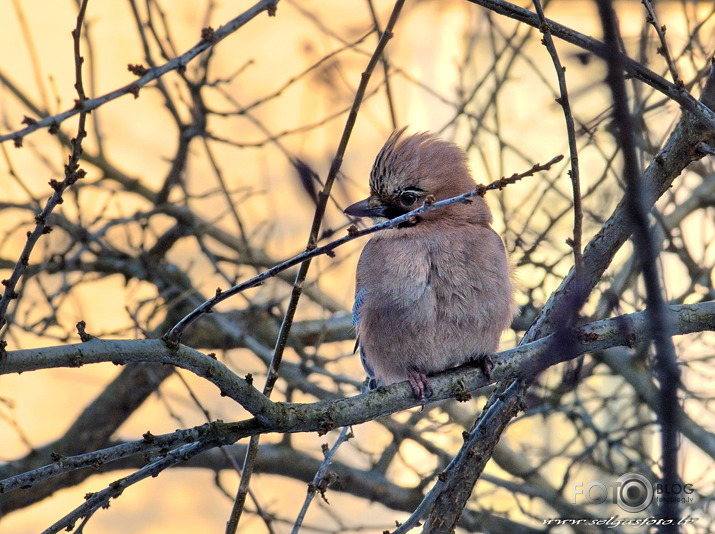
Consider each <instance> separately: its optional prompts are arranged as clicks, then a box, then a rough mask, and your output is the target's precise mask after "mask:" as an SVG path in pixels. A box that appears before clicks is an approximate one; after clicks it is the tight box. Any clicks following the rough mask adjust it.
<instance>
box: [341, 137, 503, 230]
mask: <svg viewBox="0 0 715 534" xmlns="http://www.w3.org/2000/svg"><path fill="white" fill-rule="evenodd" d="M404 131H405V128H402V129H400V130H396V131H395V132H393V133H392V135H391V136H390V137H389V139H388V140H387V142H386V143H385V146H383V147H382V149H381V150H380V152H379V153H378V154H377V157H376V158H375V163H374V164H373V166H372V171H371V172H370V196H369V197H368V198H366V199H364V200H361V201H360V202H357V203H355V204H353V205H352V206H349V207H348V208H347V209H346V210H345V213H346V214H348V215H352V216H353V217H372V218H374V219H382V218H385V219H394V218H395V217H399V216H400V215H404V214H405V213H407V212H409V211H412V210H414V209H415V208H418V207H419V206H421V205H422V204H423V203H424V201H425V200H426V199H427V198H428V197H429V198H430V199H431V200H432V201H435V202H436V201H439V200H444V199H447V198H450V197H453V196H457V195H461V194H462V193H467V192H468V191H472V190H473V189H474V188H475V187H476V184H475V183H474V180H473V179H472V177H471V175H470V173H469V168H468V166H467V155H466V154H465V152H464V150H462V149H461V148H460V147H459V146H457V145H455V144H454V143H450V142H449V141H445V140H443V139H440V138H438V137H436V136H435V135H434V134H431V133H428V132H423V133H417V134H414V135H410V136H407V137H404V138H403V137H402V134H403V133H404ZM454 217H459V218H461V217H468V218H469V219H471V220H472V222H481V223H482V224H489V223H490V222H491V220H492V217H491V213H490V212H489V208H488V207H487V205H486V203H485V202H484V199H482V198H480V197H476V198H474V199H473V202H472V203H471V204H468V205H465V204H456V205H453V206H449V207H447V208H441V209H437V210H435V211H431V212H428V213H426V214H424V215H423V216H422V218H424V219H425V220H439V219H445V218H454Z"/></svg>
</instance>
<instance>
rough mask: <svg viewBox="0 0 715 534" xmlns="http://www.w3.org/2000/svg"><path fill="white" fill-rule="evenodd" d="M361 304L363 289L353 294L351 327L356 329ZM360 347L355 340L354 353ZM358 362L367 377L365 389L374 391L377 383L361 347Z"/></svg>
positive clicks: (358, 342)
mask: <svg viewBox="0 0 715 534" xmlns="http://www.w3.org/2000/svg"><path fill="white" fill-rule="evenodd" d="M363 302H365V290H364V289H358V290H357V291H356V292H355V302H353V326H354V327H355V328H356V329H357V327H358V325H359V324H360V307H361V306H362V305H363ZM359 345H360V340H359V339H356V340H355V350H354V351H353V352H355V351H356V350H357V349H358V346H359ZM360 362H361V363H362V366H363V368H364V369H365V372H366V373H367V376H368V384H367V388H368V389H375V388H376V387H377V381H376V380H375V373H374V372H373V370H372V367H370V364H369V363H367V359H365V351H363V350H362V347H360Z"/></svg>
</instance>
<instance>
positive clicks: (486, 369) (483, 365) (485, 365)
mask: <svg viewBox="0 0 715 534" xmlns="http://www.w3.org/2000/svg"><path fill="white" fill-rule="evenodd" d="M472 362H474V363H475V364H476V365H478V366H479V368H480V369H481V370H482V373H484V378H486V379H487V380H491V378H492V376H491V375H492V369H494V360H492V356H491V354H480V355H478V356H475V357H474V358H473V359H472Z"/></svg>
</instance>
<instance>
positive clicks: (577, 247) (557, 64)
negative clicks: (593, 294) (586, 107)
mask: <svg viewBox="0 0 715 534" xmlns="http://www.w3.org/2000/svg"><path fill="white" fill-rule="evenodd" d="M533 2H534V8H535V9H536V13H537V14H538V16H539V20H540V21H541V25H540V26H539V30H541V33H542V34H543V36H544V38H543V41H542V42H543V43H544V46H545V47H546V49H547V50H548V51H549V55H550V56H551V61H552V62H553V64H554V69H555V70H556V77H557V78H558V80H559V92H560V93H561V96H559V98H557V99H556V102H558V104H559V105H560V106H561V108H562V109H563V112H564V119H565V120H566V133H567V135H568V140H569V153H570V156H571V170H570V172H569V175H570V177H571V188H572V191H573V236H572V237H571V239H569V240H567V242H568V244H569V245H570V246H571V248H572V249H573V257H574V270H575V275H576V278H577V279H578V280H580V279H581V277H582V275H583V252H582V251H583V245H582V239H581V237H582V234H583V231H582V227H583V208H582V206H581V181H580V177H579V167H578V146H577V144H576V127H575V126H574V118H573V114H572V113H571V103H570V101H569V94H568V87H567V85H566V74H565V73H566V67H564V66H563V65H562V64H561V60H559V55H558V53H557V52H556V45H554V39H553V37H552V36H551V31H550V30H549V25H548V24H546V16H545V15H544V9H543V8H542V7H541V2H540V0H533Z"/></svg>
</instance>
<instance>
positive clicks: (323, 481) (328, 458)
mask: <svg viewBox="0 0 715 534" xmlns="http://www.w3.org/2000/svg"><path fill="white" fill-rule="evenodd" d="M352 437H353V433H352V432H351V431H350V427H347V426H344V427H343V429H342V431H341V432H340V435H339V436H338V439H337V440H336V441H335V443H334V444H333V447H332V448H331V449H330V450H327V447H328V445H327V444H326V445H325V451H324V455H325V456H324V458H323V463H321V464H320V469H318V471H317V472H316V473H315V476H314V477H313V481H312V482H311V483H310V484H308V492H307V495H306V496H305V501H303V506H302V507H301V509H300V513H299V514H298V517H297V518H296V520H295V523H294V525H293V530H292V531H291V532H292V534H298V532H299V531H300V527H301V525H302V524H303V520H304V519H305V514H306V513H307V512H308V507H309V506H310V503H311V502H313V498H314V497H315V495H316V493H320V496H321V497H322V498H323V499H324V500H325V502H328V500H327V499H326V498H325V491H326V490H327V489H328V486H329V485H330V484H331V483H332V482H333V480H332V478H331V477H330V473H328V468H329V467H330V464H331V463H332V462H333V458H334V457H335V453H336V452H338V449H339V448H340V446H341V445H342V444H343V443H345V442H346V441H347V440H349V439H350V438H352Z"/></svg>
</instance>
